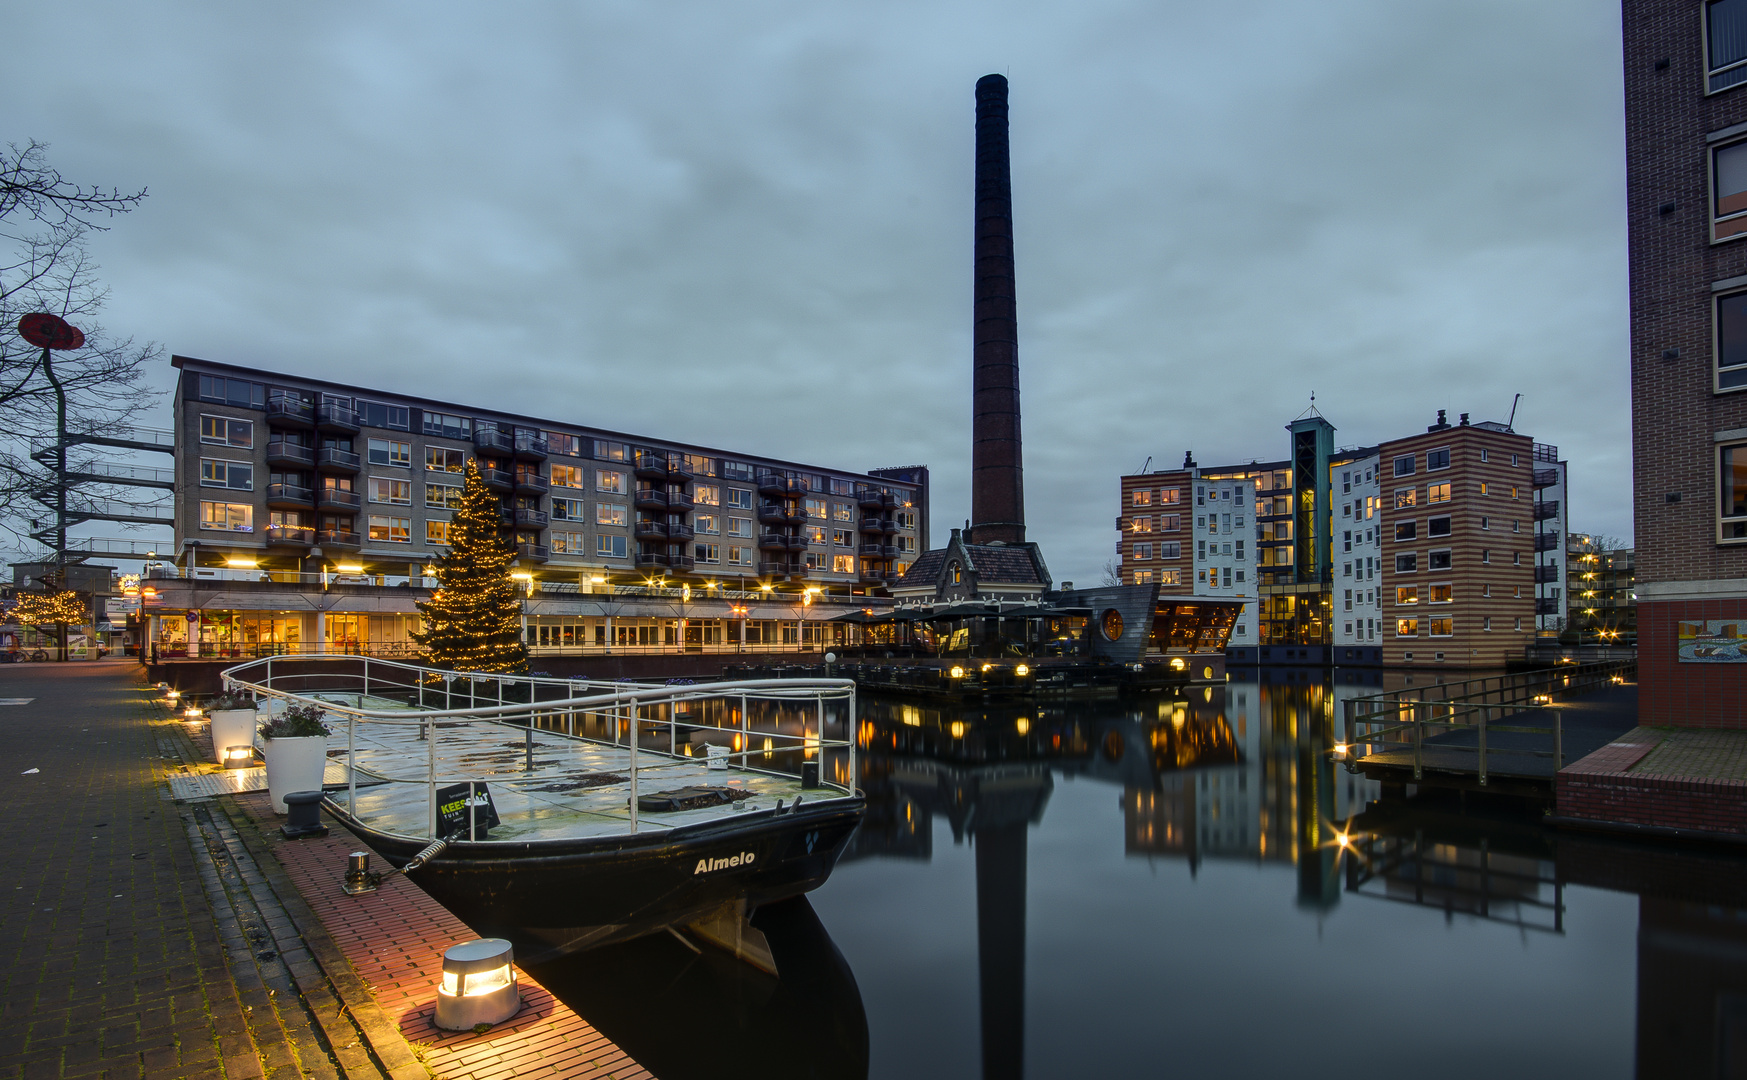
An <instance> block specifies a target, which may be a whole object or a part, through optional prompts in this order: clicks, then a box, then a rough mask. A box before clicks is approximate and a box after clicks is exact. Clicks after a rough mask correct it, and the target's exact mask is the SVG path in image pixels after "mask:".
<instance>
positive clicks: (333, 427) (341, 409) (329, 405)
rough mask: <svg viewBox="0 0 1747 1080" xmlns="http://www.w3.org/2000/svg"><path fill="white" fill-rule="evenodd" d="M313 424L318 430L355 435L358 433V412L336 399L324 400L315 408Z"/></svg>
mask: <svg viewBox="0 0 1747 1080" xmlns="http://www.w3.org/2000/svg"><path fill="white" fill-rule="evenodd" d="M315 426H316V429H317V430H318V431H332V432H336V433H339V434H344V435H356V434H358V414H357V413H355V412H353V411H352V407H351V406H350V405H343V404H341V403H340V402H338V401H324V402H322V403H321V405H319V406H318V407H317V408H316V410H315Z"/></svg>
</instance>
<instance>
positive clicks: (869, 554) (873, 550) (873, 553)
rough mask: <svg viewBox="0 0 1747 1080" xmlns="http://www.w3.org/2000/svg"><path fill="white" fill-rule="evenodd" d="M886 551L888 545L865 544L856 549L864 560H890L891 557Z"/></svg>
mask: <svg viewBox="0 0 1747 1080" xmlns="http://www.w3.org/2000/svg"><path fill="white" fill-rule="evenodd" d="M885 550H886V545H884V544H863V545H861V547H859V548H857V549H856V551H857V553H858V554H859V555H860V556H861V557H862V558H864V559H884V558H888V557H889V556H887V555H886V554H885Z"/></svg>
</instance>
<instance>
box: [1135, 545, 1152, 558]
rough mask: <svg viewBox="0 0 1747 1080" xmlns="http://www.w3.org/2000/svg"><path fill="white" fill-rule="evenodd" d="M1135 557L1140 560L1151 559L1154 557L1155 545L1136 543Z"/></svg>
mask: <svg viewBox="0 0 1747 1080" xmlns="http://www.w3.org/2000/svg"><path fill="white" fill-rule="evenodd" d="M1134 557H1135V558H1136V559H1138V560H1148V559H1151V558H1152V557H1153V546H1152V545H1151V544H1136V545H1134Z"/></svg>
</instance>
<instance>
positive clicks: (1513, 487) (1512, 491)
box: [1510, 484, 1517, 499]
mask: <svg viewBox="0 0 1747 1080" xmlns="http://www.w3.org/2000/svg"><path fill="white" fill-rule="evenodd" d="M1510 497H1511V498H1513V499H1514V498H1516V497H1517V486H1516V485H1515V484H1512V485H1511V486H1510Z"/></svg>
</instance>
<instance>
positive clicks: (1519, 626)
mask: <svg viewBox="0 0 1747 1080" xmlns="http://www.w3.org/2000/svg"><path fill="white" fill-rule="evenodd" d="M1513 622H1514V623H1515V624H1516V625H1514V626H1512V627H1511V629H1512V630H1521V629H1522V628H1523V621H1522V619H1521V618H1517V619H1515V620H1513Z"/></svg>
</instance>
